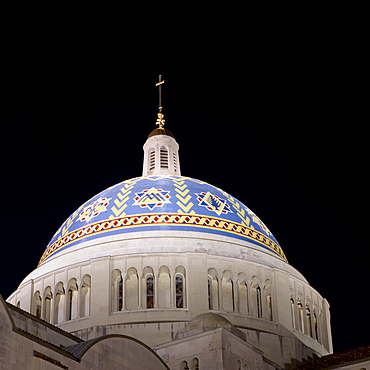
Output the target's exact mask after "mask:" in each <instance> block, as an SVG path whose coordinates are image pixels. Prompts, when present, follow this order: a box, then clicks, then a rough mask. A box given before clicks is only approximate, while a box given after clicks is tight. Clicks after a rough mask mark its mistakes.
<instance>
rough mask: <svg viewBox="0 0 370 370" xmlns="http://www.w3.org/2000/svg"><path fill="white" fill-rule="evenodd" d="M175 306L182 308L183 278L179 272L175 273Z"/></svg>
mask: <svg viewBox="0 0 370 370" xmlns="http://www.w3.org/2000/svg"><path fill="white" fill-rule="evenodd" d="M175 284H176V308H184V278H183V276H182V275H181V274H176V275H175Z"/></svg>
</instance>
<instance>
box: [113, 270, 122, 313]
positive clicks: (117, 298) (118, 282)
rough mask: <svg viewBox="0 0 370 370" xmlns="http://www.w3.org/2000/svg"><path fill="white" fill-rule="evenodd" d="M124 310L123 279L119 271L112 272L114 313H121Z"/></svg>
mask: <svg viewBox="0 0 370 370" xmlns="http://www.w3.org/2000/svg"><path fill="white" fill-rule="evenodd" d="M122 308H123V279H122V274H121V271H120V270H118V269H115V270H113V272H112V311H121V310H122Z"/></svg>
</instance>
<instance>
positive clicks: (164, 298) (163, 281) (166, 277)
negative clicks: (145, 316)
mask: <svg viewBox="0 0 370 370" xmlns="http://www.w3.org/2000/svg"><path fill="white" fill-rule="evenodd" d="M158 306H159V307H161V308H168V307H171V277H170V270H169V268H168V267H167V266H161V268H160V269H159V274H158Z"/></svg>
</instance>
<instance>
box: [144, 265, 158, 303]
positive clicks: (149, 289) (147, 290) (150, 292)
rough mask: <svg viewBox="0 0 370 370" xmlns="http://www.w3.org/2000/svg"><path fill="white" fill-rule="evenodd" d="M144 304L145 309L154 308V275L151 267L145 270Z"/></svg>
mask: <svg viewBox="0 0 370 370" xmlns="http://www.w3.org/2000/svg"><path fill="white" fill-rule="evenodd" d="M142 292H143V295H144V296H143V302H145V303H144V305H145V306H144V307H145V308H154V298H155V296H154V294H155V288H154V273H153V269H152V268H151V267H149V266H147V267H145V268H144V270H143V289H142Z"/></svg>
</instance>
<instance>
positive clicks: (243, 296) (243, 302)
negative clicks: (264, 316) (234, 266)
mask: <svg viewBox="0 0 370 370" xmlns="http://www.w3.org/2000/svg"><path fill="white" fill-rule="evenodd" d="M237 292H238V311H239V313H242V314H245V315H247V314H248V313H249V310H248V286H247V283H246V278H245V275H244V274H243V273H240V274H239V275H238V281H237Z"/></svg>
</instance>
